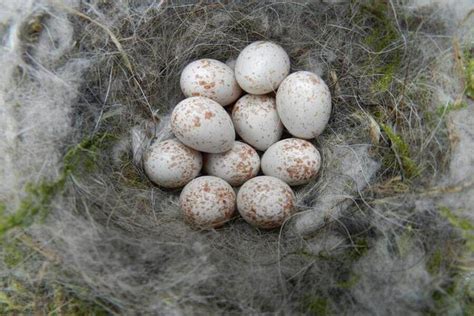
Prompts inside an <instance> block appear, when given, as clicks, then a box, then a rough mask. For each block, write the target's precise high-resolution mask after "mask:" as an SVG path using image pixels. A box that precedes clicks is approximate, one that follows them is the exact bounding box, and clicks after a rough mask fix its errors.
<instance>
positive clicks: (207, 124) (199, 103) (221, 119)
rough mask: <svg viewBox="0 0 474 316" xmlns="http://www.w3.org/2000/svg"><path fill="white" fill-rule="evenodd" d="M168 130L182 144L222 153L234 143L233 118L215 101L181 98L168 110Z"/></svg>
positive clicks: (202, 98)
mask: <svg viewBox="0 0 474 316" xmlns="http://www.w3.org/2000/svg"><path fill="white" fill-rule="evenodd" d="M171 130H172V131H173V133H174V135H175V136H176V137H177V138H178V139H179V140H180V141H181V142H183V143H184V144H185V145H187V146H189V147H191V148H193V149H196V150H199V151H202V152H206V153H222V152H225V151H228V150H231V149H232V147H233V146H234V140H235V130H234V125H233V124H232V119H231V118H230V116H229V114H228V113H227V112H226V111H225V110H224V108H223V107H222V106H220V105H219V103H217V102H216V101H213V100H211V99H209V98H205V97H191V98H187V99H184V100H183V101H181V102H180V103H178V105H177V106H176V107H175V108H174V110H173V112H172V113H171Z"/></svg>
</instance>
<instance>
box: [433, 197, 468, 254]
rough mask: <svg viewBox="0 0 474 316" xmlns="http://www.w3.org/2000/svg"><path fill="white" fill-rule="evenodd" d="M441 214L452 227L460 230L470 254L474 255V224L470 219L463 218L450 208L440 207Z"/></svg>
mask: <svg viewBox="0 0 474 316" xmlns="http://www.w3.org/2000/svg"><path fill="white" fill-rule="evenodd" d="M439 212H440V214H441V215H442V216H443V217H445V218H446V219H447V220H448V221H449V222H450V223H451V225H453V226H454V227H456V228H458V229H459V230H460V232H461V235H462V237H463V238H464V239H465V240H466V248H467V250H468V251H469V252H470V253H474V224H473V223H471V222H470V221H469V220H468V219H465V218H461V217H459V216H458V215H456V214H454V213H453V212H452V211H451V210H450V209H449V208H448V207H446V206H441V207H439Z"/></svg>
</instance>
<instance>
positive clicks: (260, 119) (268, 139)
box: [232, 94, 283, 150]
mask: <svg viewBox="0 0 474 316" xmlns="http://www.w3.org/2000/svg"><path fill="white" fill-rule="evenodd" d="M232 122H233V123H234V126H235V129H236V131H237V134H239V135H240V137H242V139H243V140H244V141H246V142H247V143H248V144H250V145H252V146H253V147H254V148H256V149H258V150H266V149H267V148H268V147H270V145H272V144H273V143H275V142H277V141H278V140H279V139H280V138H281V134H282V133H283V124H282V123H281V121H280V117H279V116H278V113H277V110H276V103H275V98H273V97H270V96H268V95H251V94H247V95H244V96H243V97H241V98H240V99H239V100H238V101H237V102H236V103H235V106H234V108H233V109H232Z"/></svg>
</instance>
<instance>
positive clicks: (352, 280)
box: [337, 274, 360, 289]
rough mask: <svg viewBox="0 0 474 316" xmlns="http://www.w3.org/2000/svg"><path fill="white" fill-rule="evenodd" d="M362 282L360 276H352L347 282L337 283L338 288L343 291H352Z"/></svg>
mask: <svg viewBox="0 0 474 316" xmlns="http://www.w3.org/2000/svg"><path fill="white" fill-rule="evenodd" d="M359 280H360V275H357V274H351V275H350V276H349V278H348V279H347V280H344V281H340V282H338V283H337V287H338V288H341V289H350V288H352V287H354V286H355V285H356V284H357V282H359Z"/></svg>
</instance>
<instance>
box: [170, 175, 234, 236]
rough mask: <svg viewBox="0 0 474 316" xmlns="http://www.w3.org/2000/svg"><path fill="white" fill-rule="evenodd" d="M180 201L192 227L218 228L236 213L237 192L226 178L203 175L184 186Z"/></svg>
mask: <svg viewBox="0 0 474 316" xmlns="http://www.w3.org/2000/svg"><path fill="white" fill-rule="evenodd" d="M179 203H180V207H181V210H182V212H183V215H184V219H185V221H186V222H187V223H188V224H189V225H191V226H192V227H195V228H200V229H209V228H217V227H220V226H222V225H224V224H225V223H226V222H227V221H229V220H230V219H231V218H232V216H233V215H234V212H235V192H234V189H233V188H232V187H231V186H230V185H229V184H228V183H227V182H225V181H224V180H222V179H220V178H217V177H213V176H203V177H199V178H196V179H194V180H192V181H191V182H189V183H188V184H187V185H186V186H185V187H184V189H183V191H182V192H181V195H180V197H179Z"/></svg>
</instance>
